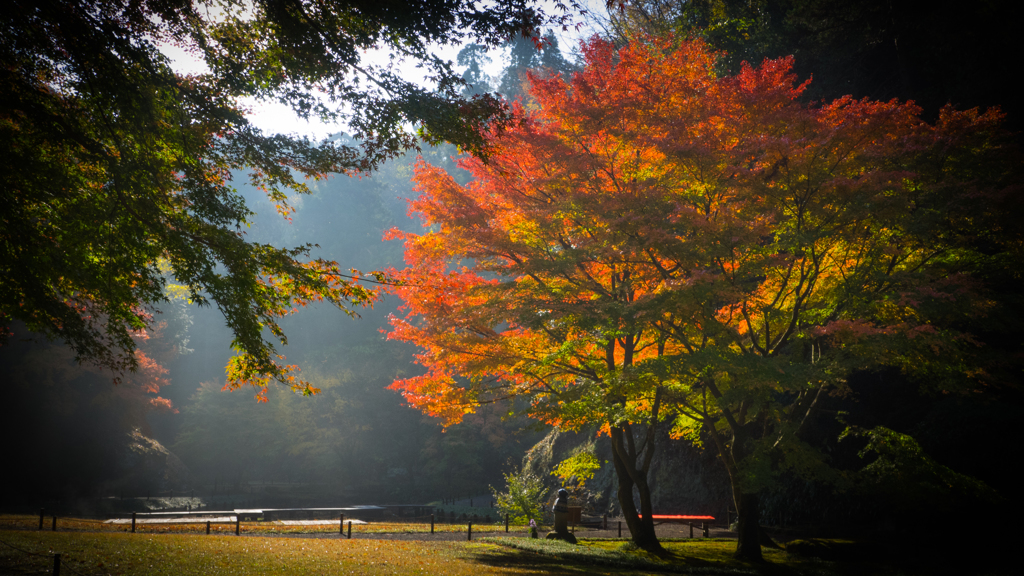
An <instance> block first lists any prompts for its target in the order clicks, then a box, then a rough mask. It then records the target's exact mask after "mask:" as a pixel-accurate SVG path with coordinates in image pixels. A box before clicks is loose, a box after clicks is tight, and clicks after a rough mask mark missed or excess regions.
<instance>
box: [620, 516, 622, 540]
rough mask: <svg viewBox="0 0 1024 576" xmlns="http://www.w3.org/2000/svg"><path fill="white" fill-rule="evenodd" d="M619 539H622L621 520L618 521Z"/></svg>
mask: <svg viewBox="0 0 1024 576" xmlns="http://www.w3.org/2000/svg"><path fill="white" fill-rule="evenodd" d="M619 538H622V520H619Z"/></svg>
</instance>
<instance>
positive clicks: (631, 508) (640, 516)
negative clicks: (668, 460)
mask: <svg viewBox="0 0 1024 576" xmlns="http://www.w3.org/2000/svg"><path fill="white" fill-rule="evenodd" d="M623 434H625V432H624V431H623V430H622V429H621V428H614V427H613V428H612V429H611V436H612V444H613V445H614V444H618V447H616V446H613V447H612V462H613V463H614V464H615V475H616V476H617V477H618V479H619V489H618V497H619V507H620V508H622V515H623V516H624V517H625V519H626V526H627V527H629V533H630V535H631V537H632V540H633V543H634V544H636V545H637V546H638V547H640V548H642V549H644V550H647V551H648V552H661V551H662V550H663V548H662V547H661V543H660V542H658V536H657V534H655V532H654V518H653V516H652V515H653V513H654V512H653V507H652V506H651V488H650V485H648V483H647V473H646V471H644V470H637V469H636V461H635V460H634V461H633V462H629V461H627V460H626V459H624V458H622V456H621V455H620V451H621V452H623V453H624V452H626V451H627V450H626V447H625V446H624V445H623ZM620 449H621V450H620ZM630 472H632V473H630ZM634 486H635V487H636V488H637V492H639V494H640V510H639V511H637V509H636V505H635V504H634V503H633V487H634Z"/></svg>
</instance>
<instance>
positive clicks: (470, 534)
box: [466, 520, 473, 540]
mask: <svg viewBox="0 0 1024 576" xmlns="http://www.w3.org/2000/svg"><path fill="white" fill-rule="evenodd" d="M472 539H473V521H472V520H470V521H469V524H467V525H466V540H472Z"/></svg>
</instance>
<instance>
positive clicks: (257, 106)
mask: <svg viewBox="0 0 1024 576" xmlns="http://www.w3.org/2000/svg"><path fill="white" fill-rule="evenodd" d="M581 3H582V4H584V5H585V6H587V9H588V10H589V11H591V12H593V13H596V14H601V15H603V14H604V5H605V2H604V0H581ZM540 6H541V9H542V10H544V12H545V13H548V14H554V13H556V12H557V10H558V9H557V8H556V7H555V5H554V2H553V1H551V0H545V1H544V2H541V3H540ZM582 24H583V25H582V26H581V27H580V28H579V30H576V29H570V30H568V31H562V30H554V33H555V36H556V37H557V39H558V44H559V47H560V48H561V50H562V54H563V55H564V56H565V57H566V58H567V59H569V60H571V59H572V56H571V53H572V50H573V49H574V48H575V47H576V46H577V45H578V44H579V40H580V39H581V38H588V37H590V36H591V35H593V34H594V33H595V32H597V31H598V29H597V27H596V25H595V22H594V21H593V20H592V19H591V18H587V19H585V20H584V21H583V23H582ZM461 49H462V46H437V47H435V50H434V54H435V55H437V56H440V57H441V58H443V59H445V60H450V61H452V62H454V61H455V57H456V55H457V54H458V53H459V50H461ZM161 51H163V53H164V54H165V55H166V56H167V57H168V58H170V59H171V63H172V66H174V69H175V70H176V71H178V72H180V73H186V74H187V73H200V72H203V71H205V70H206V66H205V64H203V63H202V62H201V61H199V60H197V59H196V58H195V57H194V56H192V55H190V54H188V53H187V52H185V51H184V50H182V49H180V48H177V47H175V46H170V45H165V46H162V47H161ZM507 52H508V51H507V50H500V49H499V50H494V51H492V52H491V53H490V54H489V56H490V57H491V64H490V66H489V67H487V68H485V73H486V74H488V75H489V76H492V77H496V76H498V75H499V74H500V73H501V70H502V68H503V64H504V61H505V58H506V55H507ZM367 59H368V60H369V61H372V62H374V63H378V64H385V63H387V61H388V54H387V52H385V51H383V50H381V51H377V53H373V52H368V53H367ZM457 69H459V70H460V71H461V67H457ZM399 70H400V71H401V73H402V75H403V77H404V78H406V79H409V80H413V81H417V82H419V83H420V84H421V85H424V86H429V85H428V83H427V82H426V81H425V80H424V78H423V71H422V70H420V69H418V68H416V62H415V61H407V62H405V63H403V64H402V65H400V66H399ZM242 103H243V104H244V105H245V106H247V107H249V108H250V109H251V110H252V112H251V113H250V114H249V121H250V122H252V123H253V124H255V125H256V126H258V127H260V128H262V129H263V130H264V131H266V132H274V133H285V134H300V135H305V136H310V137H312V138H314V139H317V140H320V139H323V138H326V137H327V136H329V135H331V134H333V133H336V132H340V131H343V130H344V129H345V127H344V126H338V125H326V124H323V123H321V122H319V121H317V120H314V121H306V120H302V119H301V118H299V117H298V116H296V115H295V113H294V112H292V111H291V109H290V108H288V107H287V106H284V105H282V104H278V103H276V102H260V101H257V100H255V99H246V100H243V101H242Z"/></svg>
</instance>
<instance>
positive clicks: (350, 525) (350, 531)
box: [348, 520, 352, 540]
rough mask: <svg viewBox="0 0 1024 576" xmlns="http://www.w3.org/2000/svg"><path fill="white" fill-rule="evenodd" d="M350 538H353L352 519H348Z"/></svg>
mask: <svg viewBox="0 0 1024 576" xmlns="http://www.w3.org/2000/svg"><path fill="white" fill-rule="evenodd" d="M348 539H349V540H351V539H352V521H351V520H349V521H348Z"/></svg>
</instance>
